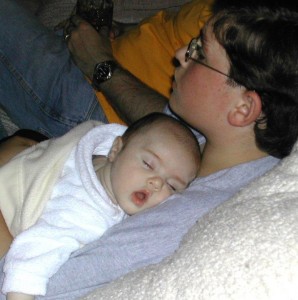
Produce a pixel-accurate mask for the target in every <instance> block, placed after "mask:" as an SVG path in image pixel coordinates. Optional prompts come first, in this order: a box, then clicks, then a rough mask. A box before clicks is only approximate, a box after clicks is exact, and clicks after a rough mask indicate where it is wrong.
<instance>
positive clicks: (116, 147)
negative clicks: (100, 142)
mask: <svg viewBox="0 0 298 300" xmlns="http://www.w3.org/2000/svg"><path fill="white" fill-rule="evenodd" d="M122 147H123V141H122V137H121V136H117V137H116V138H115V140H114V142H113V145H112V147H111V149H110V152H109V154H108V159H109V161H110V162H113V161H114V160H115V158H116V157H117V155H118V154H119V152H120V151H121V149H122Z"/></svg>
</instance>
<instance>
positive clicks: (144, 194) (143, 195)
mask: <svg viewBox="0 0 298 300" xmlns="http://www.w3.org/2000/svg"><path fill="white" fill-rule="evenodd" d="M149 195H150V193H149V192H148V191H146V190H142V191H137V192H134V193H133V194H132V197H131V198H132V202H133V203H134V204H135V205H136V206H143V205H144V204H145V203H146V202H147V200H148V198H149Z"/></svg>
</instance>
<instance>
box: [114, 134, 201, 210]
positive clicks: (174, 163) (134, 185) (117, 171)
mask: <svg viewBox="0 0 298 300" xmlns="http://www.w3.org/2000/svg"><path fill="white" fill-rule="evenodd" d="M198 156H199V155H198ZM198 156H195V155H194V154H193V153H192V152H191V151H188V150H187V146H185V145H182V144H181V141H178V140H177V138H176V137H175V136H173V134H172V133H171V132H170V131H165V130H151V129H150V130H149V131H147V132H146V134H142V135H136V136H134V137H132V138H131V139H130V140H129V142H128V143H127V144H126V145H125V146H124V147H123V148H122V150H121V151H120V152H119V153H118V155H117V156H116V158H115V159H114V161H113V165H112V168H111V185H112V193H113V195H114V200H115V202H117V203H118V204H119V205H120V207H122V209H123V210H124V211H125V212H126V213H127V214H129V215H131V214H135V213H137V212H140V211H142V210H145V209H147V208H151V207H154V206H156V205H158V204H159V203H161V202H162V201H164V200H165V199H166V198H167V197H169V196H170V195H172V194H175V193H179V192H182V191H183V190H184V189H185V188H186V187H187V186H188V185H189V184H190V182H191V181H192V180H193V179H194V178H195V177H196V174H197V171H198V163H199V160H198Z"/></svg>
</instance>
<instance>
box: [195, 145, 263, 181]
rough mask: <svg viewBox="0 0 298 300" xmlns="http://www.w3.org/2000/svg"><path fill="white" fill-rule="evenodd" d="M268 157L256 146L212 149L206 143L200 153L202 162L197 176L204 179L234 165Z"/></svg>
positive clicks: (229, 146) (228, 146)
mask: <svg viewBox="0 0 298 300" xmlns="http://www.w3.org/2000/svg"><path fill="white" fill-rule="evenodd" d="M266 156H268V154H267V153H266V152H263V151H261V150H260V149H258V148H257V147H256V146H254V145H252V147H250V148H249V147H247V145H246V146H245V147H243V148H240V149H239V148H237V147H234V148H233V147H231V145H227V146H226V147H224V146H221V147H213V146H212V145H210V144H208V143H206V144H205V146H204V149H203V152H202V161H201V166H200V171H199V174H198V176H199V177H204V176H207V175H210V174H213V173H216V172H218V171H220V170H223V169H228V168H231V167H234V166H236V165H239V164H242V163H247V162H250V161H253V160H257V159H260V158H263V157H266Z"/></svg>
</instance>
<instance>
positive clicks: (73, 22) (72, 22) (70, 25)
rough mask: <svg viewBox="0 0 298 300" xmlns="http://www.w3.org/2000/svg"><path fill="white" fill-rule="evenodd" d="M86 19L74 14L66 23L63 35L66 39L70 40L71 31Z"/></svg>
mask: <svg viewBox="0 0 298 300" xmlns="http://www.w3.org/2000/svg"><path fill="white" fill-rule="evenodd" d="M83 21H84V20H83V19H82V18H80V17H79V16H76V15H73V16H71V17H70V18H69V19H68V20H66V22H65V23H64V29H63V36H64V40H65V41H66V42H68V40H69V39H70V37H71V33H72V32H73V31H74V30H75V29H76V28H77V27H78V26H79V25H80V23H81V22H83Z"/></svg>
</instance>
